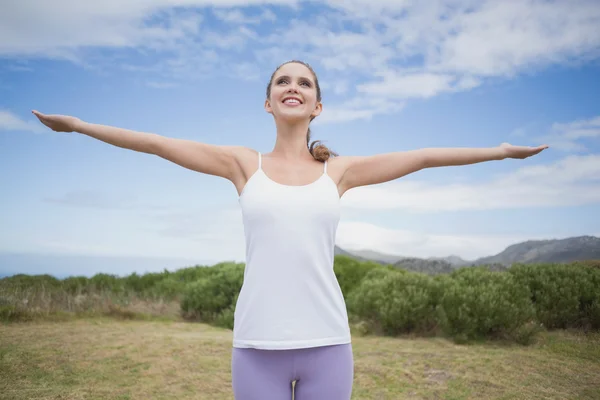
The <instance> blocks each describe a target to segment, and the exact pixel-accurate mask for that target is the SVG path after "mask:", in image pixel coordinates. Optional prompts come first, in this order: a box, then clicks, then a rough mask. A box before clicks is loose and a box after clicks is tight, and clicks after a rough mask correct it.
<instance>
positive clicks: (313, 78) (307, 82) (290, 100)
mask: <svg viewBox="0 0 600 400" xmlns="http://www.w3.org/2000/svg"><path fill="white" fill-rule="evenodd" d="M294 64H299V65H304V66H305V67H306V68H307V69H308V70H309V72H310V76H304V75H306V71H303V70H302V68H299V67H298V66H297V65H294ZM284 66H285V67H286V70H289V71H290V72H296V73H299V74H300V75H299V76H297V77H294V78H293V77H290V76H288V75H284V74H283V73H282V72H281V68H282V67H284ZM303 73H304V74H303ZM276 77H277V78H276ZM294 79H296V80H297V85H298V86H299V87H304V88H307V89H309V90H308V96H309V99H305V100H304V101H311V100H312V99H310V96H312V93H313V90H310V89H312V88H313V87H314V89H315V90H314V93H315V96H314V97H316V99H315V100H316V102H315V112H316V113H315V114H311V117H310V121H312V120H313V119H315V118H316V117H317V116H318V115H319V114H321V111H322V109H323V105H322V104H321V86H320V85H319V79H318V78H317V74H316V73H315V71H314V70H313V68H312V67H311V66H310V65H309V64H308V63H305V62H303V61H298V60H292V61H288V62H286V63H284V64H282V65H280V66H279V67H278V68H277V69H276V70H275V71H274V72H273V74H272V75H271V79H270V80H269V84H268V85H267V103H266V105H265V108H266V109H267V111H269V112H271V113H272V110H273V108H272V107H271V105H270V100H271V87H272V86H273V81H275V80H276V82H275V83H276V84H275V95H276V96H277V95H278V92H280V91H282V90H284V89H285V87H286V85H287V87H289V85H290V84H293V80H294ZM284 92H285V91H284ZM304 101H303V100H302V98H301V97H300V96H298V97H296V95H293V94H289V93H288V94H287V95H285V97H284V98H283V99H282V102H283V104H285V105H287V106H290V107H296V106H298V107H299V106H301V105H303V104H304ZM306 143H307V144H308V143H310V128H308V130H307V134H306ZM309 149H310V154H312V155H313V157H314V158H315V160H318V161H326V160H327V159H329V157H331V156H337V155H338V154H337V153H335V152H333V151H331V150H330V149H328V148H327V146H325V145H324V144H322V143H321V141H320V140H316V141H314V142H312V144H311V145H310V146H309Z"/></svg>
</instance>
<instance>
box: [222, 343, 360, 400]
mask: <svg viewBox="0 0 600 400" xmlns="http://www.w3.org/2000/svg"><path fill="white" fill-rule="evenodd" d="M231 375H232V386H233V394H234V396H235V400H291V399H292V381H296V386H295V388H294V400H325V399H327V400H350V396H351V395H352V381H353V379H354V358H353V354H352V345H351V344H350V343H348V344H341V345H333V346H321V347H312V348H306V349H293V350H259V349H252V348H248V349H245V348H236V347H234V348H233V351H232V354H231Z"/></svg>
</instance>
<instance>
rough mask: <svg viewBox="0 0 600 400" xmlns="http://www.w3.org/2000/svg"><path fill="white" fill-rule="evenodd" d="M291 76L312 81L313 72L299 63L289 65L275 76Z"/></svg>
mask: <svg viewBox="0 0 600 400" xmlns="http://www.w3.org/2000/svg"><path fill="white" fill-rule="evenodd" d="M284 75H285V76H290V77H306V78H311V80H312V72H311V71H310V69H308V68H307V67H306V66H305V65H302V64H299V63H288V64H285V65H283V66H281V68H279V70H278V71H277V73H276V74H275V76H284Z"/></svg>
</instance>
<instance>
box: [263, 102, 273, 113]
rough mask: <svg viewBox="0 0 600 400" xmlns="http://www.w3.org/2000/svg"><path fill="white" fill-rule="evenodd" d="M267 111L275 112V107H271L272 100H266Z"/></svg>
mask: <svg viewBox="0 0 600 400" xmlns="http://www.w3.org/2000/svg"><path fill="white" fill-rule="evenodd" d="M265 111H266V112H268V113H269V114H273V108H271V102H270V101H269V100H265Z"/></svg>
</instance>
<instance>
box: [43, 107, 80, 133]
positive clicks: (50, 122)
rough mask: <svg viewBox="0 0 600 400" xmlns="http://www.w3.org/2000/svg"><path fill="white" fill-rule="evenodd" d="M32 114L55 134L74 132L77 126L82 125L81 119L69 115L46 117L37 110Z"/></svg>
mask: <svg viewBox="0 0 600 400" xmlns="http://www.w3.org/2000/svg"><path fill="white" fill-rule="evenodd" d="M32 113H33V115H35V116H36V117H38V119H39V120H40V122H41V123H42V124H44V125H46V126H47V127H48V128H50V129H52V130H53V131H55V132H73V131H74V130H75V127H76V126H77V124H79V123H81V120H80V119H79V118H76V117H70V116H68V115H58V114H52V115H46V114H42V113H41V112H39V111H36V110H33V111H32Z"/></svg>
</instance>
